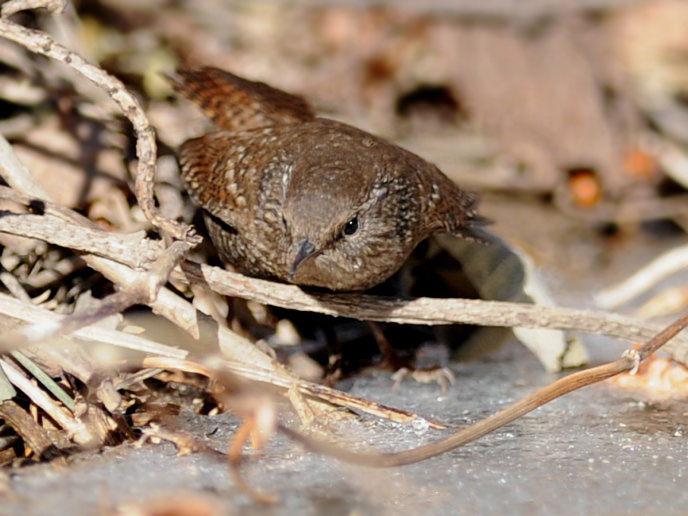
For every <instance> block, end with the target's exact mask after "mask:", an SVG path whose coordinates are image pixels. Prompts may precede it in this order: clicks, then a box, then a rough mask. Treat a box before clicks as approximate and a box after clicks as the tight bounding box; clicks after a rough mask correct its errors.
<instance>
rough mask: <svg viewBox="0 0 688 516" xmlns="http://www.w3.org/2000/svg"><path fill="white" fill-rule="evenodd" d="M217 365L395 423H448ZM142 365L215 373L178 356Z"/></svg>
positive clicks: (303, 383)
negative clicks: (418, 420)
mask: <svg viewBox="0 0 688 516" xmlns="http://www.w3.org/2000/svg"><path fill="white" fill-rule="evenodd" d="M216 365H217V367H218V368H223V369H226V370H228V371H229V372H230V373H233V374H235V375H237V376H240V377H242V378H245V379H247V380H253V381H255V382H261V383H267V384H270V385H275V386H278V387H284V388H285V389H290V388H295V389H296V390H298V392H300V393H301V394H304V395H306V396H310V397H314V398H319V399H321V400H324V401H327V402H328V403H331V404H333V405H335V406H338V407H344V408H348V409H350V410H357V411H360V412H363V413H365V414H370V415H372V416H377V417H380V418H384V419H389V420H390V421H394V422H396V423H410V422H411V421H414V420H417V419H424V420H426V421H427V422H428V423H429V425H430V426H431V427H432V428H436V429H443V428H446V426H445V425H443V424H442V423H440V422H439V421H433V420H430V419H426V418H425V417H423V416H420V415H418V414H415V413H413V412H410V411H408V410H400V409H395V408H392V407H388V406H386V405H382V404H381V403H376V402H374V401H370V400H366V399H363V398H357V397H356V396H352V395H350V394H347V393H345V392H342V391H338V390H336V389H332V388H330V387H327V386H325V385H320V384H318V383H313V382H307V381H305V380H297V381H291V380H285V379H284V378H283V377H280V376H277V375H275V374H274V373H273V372H272V371H270V370H266V369H260V368H257V367H252V366H251V367H248V366H246V364H242V363H238V362H233V361H231V360H219V361H218V362H217V363H216ZM143 366H144V367H157V368H161V369H169V370H178V371H186V372H192V373H198V374H202V375H205V376H208V377H214V376H215V373H214V370H213V368H211V367H208V366H206V365H203V364H199V363H198V362H193V361H190V360H180V359H177V358H166V357H146V358H144V359H143Z"/></svg>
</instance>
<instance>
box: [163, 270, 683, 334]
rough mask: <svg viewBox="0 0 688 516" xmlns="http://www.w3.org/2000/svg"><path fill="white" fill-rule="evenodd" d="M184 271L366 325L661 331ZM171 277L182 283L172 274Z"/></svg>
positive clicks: (560, 312) (592, 316)
mask: <svg viewBox="0 0 688 516" xmlns="http://www.w3.org/2000/svg"><path fill="white" fill-rule="evenodd" d="M182 269H183V272H184V273H185V275H186V278H187V280H188V281H191V282H200V283H206V284H207V285H208V286H209V287H210V288H211V289H212V290H213V291H215V292H217V293H218V294H224V295H227V296H235V297H241V298H244V299H250V300H252V301H257V302H259V303H263V304H267V305H273V306H280V307H283V308H290V309H293V310H305V311H311V312H318V313H322V314H327V315H332V316H342V317H351V318H353V319H362V320H366V321H385V322H394V323H400V324H427V325H439V324H453V323H461V324H476V325H480V326H504V327H512V328H548V329H557V330H577V331H583V332H587V333H593V334H599V335H608V336H610V337H617V338H620V339H624V340H628V341H638V340H642V339H647V338H650V337H651V336H652V335H654V334H655V333H656V332H657V331H658V326H657V325H655V324H652V323H647V322H644V321H639V320H635V319H632V318H629V317H624V316H622V315H618V314H613V313H608V312H600V311H594V310H579V309H574V308H564V307H557V306H542V305H533V304H527V303H510V302H506V301H484V300H480V299H459V298H454V299H435V298H415V299H395V298H384V297H377V296H370V295H366V294H325V293H316V292H310V293H309V292H306V291H304V290H303V289H301V288H300V287H296V286H294V285H285V284H282V283H275V282H272V281H266V280H260V279H256V278H248V277H246V276H243V275H241V274H237V273H234V272H229V271H225V270H222V269H220V268H218V267H212V266H209V265H198V264H195V263H192V262H188V261H187V262H185V263H183V264H182ZM173 277H174V278H175V279H179V280H182V279H183V278H182V277H181V276H178V275H177V274H174V273H173ZM676 343H677V344H680V345H682V346H688V338H685V337H684V338H680V339H677V340H676Z"/></svg>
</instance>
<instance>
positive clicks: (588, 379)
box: [280, 314, 688, 468]
mask: <svg viewBox="0 0 688 516" xmlns="http://www.w3.org/2000/svg"><path fill="white" fill-rule="evenodd" d="M686 326H688V314H685V315H683V316H682V317H680V318H679V319H677V320H676V321H674V322H673V323H671V324H670V325H669V326H667V327H665V328H664V329H663V330H662V331H660V332H659V333H657V334H656V335H654V336H653V337H652V338H650V339H649V340H648V341H647V342H646V343H645V344H644V345H643V346H642V347H640V348H638V349H629V350H627V351H626V352H625V353H623V355H622V357H621V358H620V359H619V360H616V361H614V362H609V363H607V364H604V365H601V366H598V367H593V368H591V369H587V370H585V371H580V372H578V373H573V374H570V375H569V376H566V377H565V378H562V379H560V380H557V381H556V382H554V383H551V384H550V385H548V386H546V387H543V388H542V389H539V390H538V391H536V392H534V393H533V394H531V395H529V396H526V397H525V398H523V399H522V400H520V401H517V402H516V403H514V404H513V405H510V406H509V407H507V408H505V409H503V410H500V411H499V412H497V413H495V414H493V415H491V416H489V417H487V418H486V419H483V420H482V421H480V422H478V423H476V424H475V425H473V426H470V427H468V428H465V429H463V430H460V431H459V432H456V433H454V434H452V435H450V436H449V437H446V438H445V439H441V440H439V441H435V442H433V443H429V444H426V445H424V446H419V447H417V448H413V449H410V450H406V451H402V452H397V453H358V452H353V451H350V450H346V449H343V448H341V447H338V446H333V445H331V444H329V443H324V442H322V441H318V440H315V439H311V438H309V437H306V436H304V435H302V434H300V433H299V432H296V431H294V430H291V429H289V428H287V427H284V426H281V427H280V429H281V430H282V431H283V432H284V433H286V434H287V435H288V436H290V437H292V438H293V439H295V440H297V441H299V442H301V443H303V444H304V445H305V446H306V447H307V448H309V449H311V450H313V451H316V452H319V453H324V454H327V455H332V456H334V457H337V458H339V459H342V460H345V461H347V462H353V463H355V464H362V465H365V466H372V467H377V468H380V467H394V466H402V465H405V464H412V463H414V462H420V461H422V460H425V459H429V458H431V457H435V456H437V455H440V454H442V453H446V452H448V451H450V450H454V449H456V448H459V447H461V446H463V445H465V444H468V443H470V442H472V441H475V440H476V439H479V438H480V437H482V436H484V435H486V434H488V433H490V432H493V431H495V430H496V429H498V428H501V427H502V426H504V425H506V424H508V423H511V422H512V421H515V420H516V419H518V418H520V417H521V416H523V415H525V414H527V413H528V412H531V411H533V410H535V409H536V408H538V407H541V406H542V405H544V404H546V403H549V402H550V401H552V400H555V399H557V398H560V397H561V396H563V395H565V394H568V393H569V392H571V391H574V390H577V389H580V388H581V387H585V386H587V385H592V384H593V383H597V382H600V381H602V380H606V379H607V378H611V377H612V376H616V375H617V374H619V373H623V372H626V371H631V372H632V371H634V370H637V367H638V364H639V363H640V362H641V361H642V360H644V359H646V358H647V357H649V356H650V355H651V354H652V353H654V352H655V351H657V350H658V349H659V348H661V347H662V346H663V345H664V344H666V343H667V342H668V341H669V339H672V338H673V337H675V336H676V335H677V334H678V333H679V332H680V331H681V330H683V329H684V328H686Z"/></svg>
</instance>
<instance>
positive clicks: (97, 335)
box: [0, 294, 188, 358]
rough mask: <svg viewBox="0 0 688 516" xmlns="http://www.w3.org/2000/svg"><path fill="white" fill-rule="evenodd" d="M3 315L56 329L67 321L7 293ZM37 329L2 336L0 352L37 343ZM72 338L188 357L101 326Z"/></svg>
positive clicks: (0, 304) (0, 307) (0, 306)
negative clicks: (36, 322) (35, 335)
mask: <svg viewBox="0 0 688 516" xmlns="http://www.w3.org/2000/svg"><path fill="white" fill-rule="evenodd" d="M0 315H2V316H5V317H10V318H12V319H17V320H20V321H25V322H29V323H33V322H35V321H43V325H47V326H54V327H59V325H60V322H61V321H62V320H63V319H64V318H65V316H64V315H60V314H56V313H55V312H51V311H50V310H45V309H43V308H39V307H37V306H34V305H31V304H29V303H25V302H22V301H19V300H17V299H14V298H12V297H9V296H7V295H4V294H0ZM37 327H38V330H39V331H40V330H41V326H33V325H32V326H28V327H26V328H24V329H22V330H19V331H17V332H16V333H9V334H8V333H5V334H4V335H3V336H2V343H1V344H0V351H2V352H7V351H11V350H13V349H16V348H18V347H20V346H22V345H25V344H29V343H34V342H35V337H34V332H35V331H36V328H37ZM72 336H73V337H75V338H77V339H80V340H84V341H89V342H99V343H101V344H110V345H113V346H118V347H121V348H127V349H133V350H136V351H140V352H142V353H153V354H156V355H163V356H168V357H176V358H184V357H186V355H187V354H188V353H187V351H185V350H183V349H179V348H174V347H172V346H168V345H165V344H160V343H158V342H153V341H152V340H148V339H145V338H143V337H139V336H137V335H130V334H128V333H123V332H120V331H115V330H108V329H106V328H101V327H99V326H88V327H86V328H81V329H80V330H76V331H75V332H73V333H72Z"/></svg>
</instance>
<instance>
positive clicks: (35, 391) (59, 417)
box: [0, 358, 94, 444]
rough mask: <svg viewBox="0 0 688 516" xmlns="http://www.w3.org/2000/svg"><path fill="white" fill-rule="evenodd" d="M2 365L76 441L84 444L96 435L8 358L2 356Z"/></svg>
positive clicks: (9, 375)
mask: <svg viewBox="0 0 688 516" xmlns="http://www.w3.org/2000/svg"><path fill="white" fill-rule="evenodd" d="M0 367H2V370H3V371H4V373H5V374H6V375H7V378H8V379H9V380H10V381H11V382H12V383H13V384H14V385H15V386H16V387H17V388H18V389H20V390H21V391H22V392H23V393H24V394H26V395H27V396H28V397H29V398H31V401H33V402H34V403H35V404H36V405H38V406H39V407H41V408H42V409H43V410H45V412H46V413H47V414H48V415H50V417H52V418H53V419H54V420H55V421H56V422H57V423H58V424H59V425H60V426H61V427H62V428H64V429H65V430H67V432H68V433H69V435H70V437H71V438H73V439H74V440H75V442H77V443H80V444H84V443H87V442H90V441H92V440H93V437H94V436H93V435H92V434H91V432H90V431H89V430H88V427H87V426H86V425H84V424H83V423H82V422H81V421H80V420H79V419H78V418H76V417H73V416H72V415H70V414H69V412H67V410H65V409H63V408H62V407H61V406H59V405H58V404H57V402H55V401H53V400H52V398H50V396H48V395H47V394H46V393H45V391H43V390H41V389H39V388H38V387H37V386H36V385H34V384H33V383H31V380H29V379H28V378H27V377H26V376H25V375H24V374H23V373H22V372H21V371H20V370H19V369H17V368H16V367H15V366H13V365H12V364H10V363H9V362H8V361H7V360H5V359H1V358H0Z"/></svg>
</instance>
